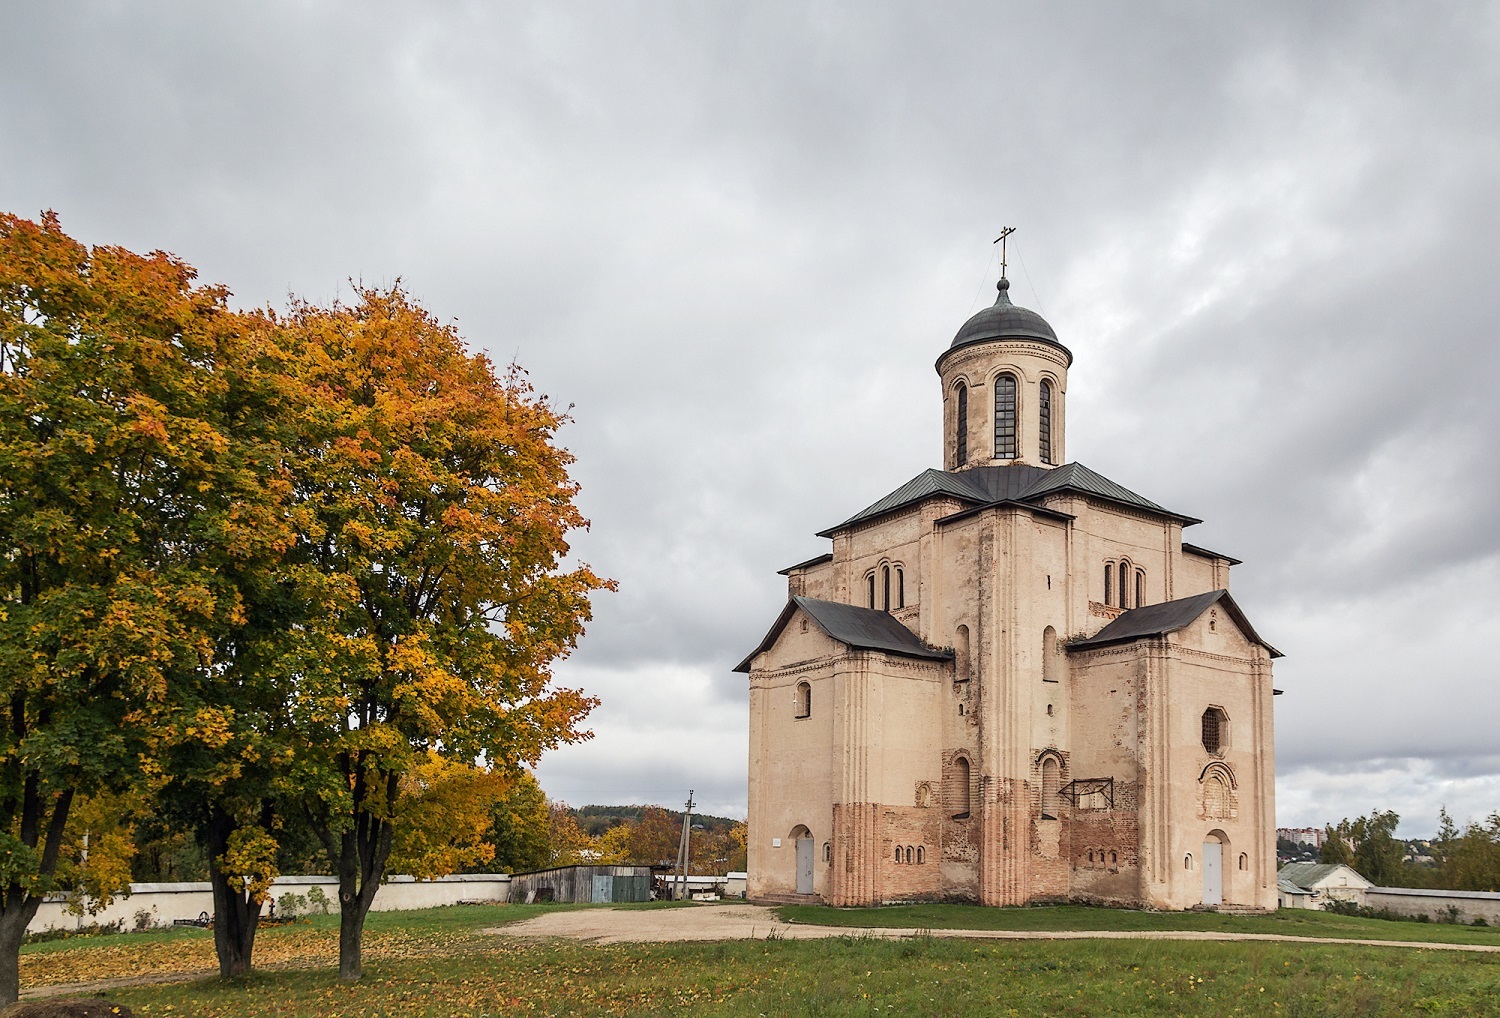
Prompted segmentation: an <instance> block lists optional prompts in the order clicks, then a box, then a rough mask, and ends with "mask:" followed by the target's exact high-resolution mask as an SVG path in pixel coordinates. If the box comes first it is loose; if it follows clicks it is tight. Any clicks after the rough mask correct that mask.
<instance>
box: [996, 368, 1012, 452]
mask: <svg viewBox="0 0 1500 1018" xmlns="http://www.w3.org/2000/svg"><path fill="white" fill-rule="evenodd" d="M995 458H996V459H999V460H1013V459H1015V458H1016V376H1015V375H1001V376H1000V377H999V378H997V379H995Z"/></svg>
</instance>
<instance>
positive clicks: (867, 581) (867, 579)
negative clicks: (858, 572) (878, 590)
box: [865, 573, 875, 608]
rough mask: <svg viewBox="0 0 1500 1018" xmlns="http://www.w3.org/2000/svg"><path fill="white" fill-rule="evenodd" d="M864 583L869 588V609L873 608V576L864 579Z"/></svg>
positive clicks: (872, 574)
mask: <svg viewBox="0 0 1500 1018" xmlns="http://www.w3.org/2000/svg"><path fill="white" fill-rule="evenodd" d="M865 583H866V584H868V585H869V588H870V607H871V608H873V607H875V574H874V573H871V574H870V575H869V576H867V577H865Z"/></svg>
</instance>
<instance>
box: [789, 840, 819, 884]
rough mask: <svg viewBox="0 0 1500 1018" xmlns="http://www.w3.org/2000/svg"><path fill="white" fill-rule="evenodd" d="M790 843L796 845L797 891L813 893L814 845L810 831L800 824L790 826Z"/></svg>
mask: <svg viewBox="0 0 1500 1018" xmlns="http://www.w3.org/2000/svg"><path fill="white" fill-rule="evenodd" d="M791 837H792V844H793V845H795V846H796V847H797V893H798V894H812V893H813V855H814V845H813V836H812V832H811V831H809V830H808V829H807V828H806V827H803V826H802V825H801V824H798V825H797V826H796V827H794V828H792V835H791Z"/></svg>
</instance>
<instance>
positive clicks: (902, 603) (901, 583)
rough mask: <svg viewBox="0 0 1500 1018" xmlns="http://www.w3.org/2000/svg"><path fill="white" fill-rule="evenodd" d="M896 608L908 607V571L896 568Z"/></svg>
mask: <svg viewBox="0 0 1500 1018" xmlns="http://www.w3.org/2000/svg"><path fill="white" fill-rule="evenodd" d="M896 607H897V608H905V607H906V570H904V569H902V568H901V567H900V566H897V567H896Z"/></svg>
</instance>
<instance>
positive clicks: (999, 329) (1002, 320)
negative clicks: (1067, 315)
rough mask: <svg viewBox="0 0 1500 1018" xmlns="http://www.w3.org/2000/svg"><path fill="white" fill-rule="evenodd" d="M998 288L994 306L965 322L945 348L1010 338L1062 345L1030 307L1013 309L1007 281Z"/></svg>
mask: <svg viewBox="0 0 1500 1018" xmlns="http://www.w3.org/2000/svg"><path fill="white" fill-rule="evenodd" d="M997 289H999V291H1000V296H999V297H997V298H996V299H995V303H994V306H993V307H987V308H985V309H984V310H983V311H981V312H979V314H977V315H975V316H974V317H973V318H970V319H969V320H968V321H967V322H964V327H963V328H961V329H959V330H958V335H956V336H954V337H953V342H952V343H951V344H950V345H949V347H948V348H949V349H950V350H951V349H953V348H954V347H959V346H967V345H968V344H970V343H978V342H980V341H982V340H986V339H1007V338H1011V337H1014V338H1017V339H1039V340H1041V341H1042V342H1044V343H1051V344H1053V345H1054V346H1062V344H1061V343H1059V342H1058V341H1057V333H1055V332H1053V331H1052V326H1050V325H1048V324H1047V320H1046V319H1045V318H1043V317H1042V316H1041V315H1039V314H1037V313H1036V312H1035V311H1032V310H1030V309H1029V308H1022V307H1016V305H1014V304H1012V303H1011V302H1010V295H1009V294H1008V293H1007V292H1006V291H1007V290H1009V289H1010V280H1008V279H1002V280H1000V283H999V285H998V287H997Z"/></svg>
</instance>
